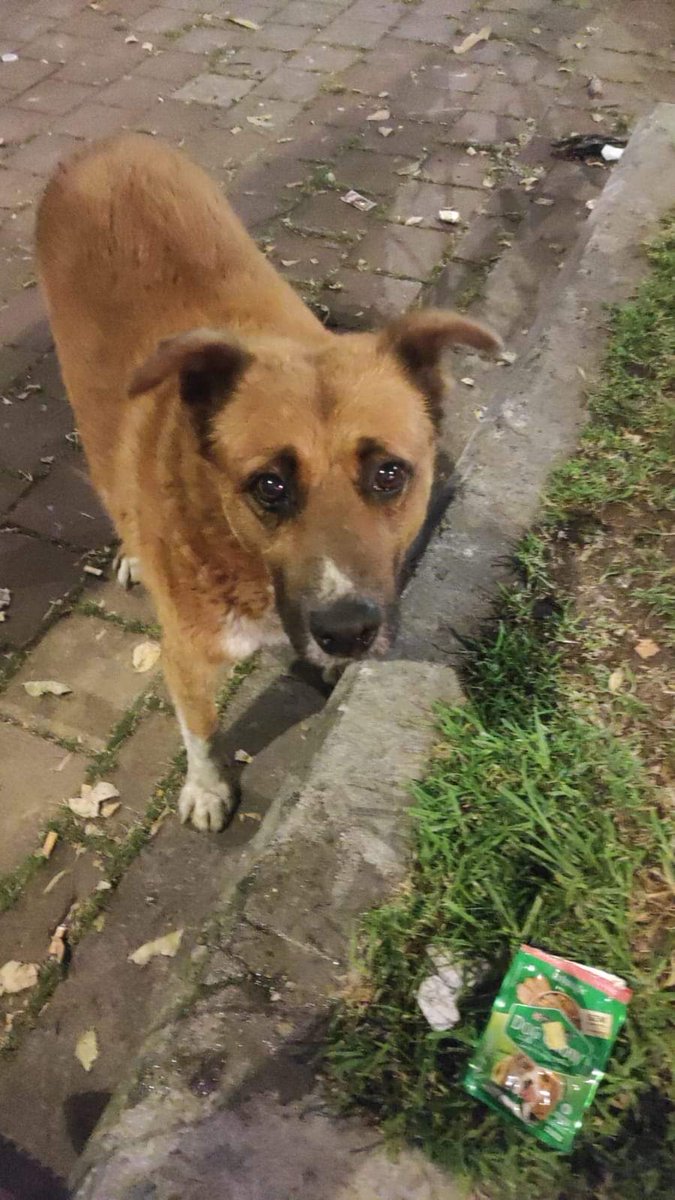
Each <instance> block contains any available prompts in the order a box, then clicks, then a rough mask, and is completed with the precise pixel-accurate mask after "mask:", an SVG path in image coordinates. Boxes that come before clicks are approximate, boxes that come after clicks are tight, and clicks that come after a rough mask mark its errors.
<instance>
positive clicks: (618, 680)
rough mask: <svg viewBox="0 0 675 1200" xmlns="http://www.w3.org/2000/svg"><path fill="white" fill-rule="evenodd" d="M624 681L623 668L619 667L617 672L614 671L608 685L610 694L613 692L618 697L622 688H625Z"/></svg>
mask: <svg viewBox="0 0 675 1200" xmlns="http://www.w3.org/2000/svg"><path fill="white" fill-rule="evenodd" d="M623 679H624V673H623V667H617V669H616V671H612V674H611V675H610V677H609V681H608V683H607V686H608V688H609V690H610V692H612V693H613V694H614V695H616V693H617V692H620V691H621V688H622V687H623Z"/></svg>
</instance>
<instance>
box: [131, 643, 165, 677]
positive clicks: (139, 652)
mask: <svg viewBox="0 0 675 1200" xmlns="http://www.w3.org/2000/svg"><path fill="white" fill-rule="evenodd" d="M161 653H162V647H161V646H160V644H159V642H139V643H138V645H137V646H134V650H133V654H132V655H131V665H132V666H133V668H134V671H138V673H139V675H143V674H145V672H146V671H151V670H152V668H153V667H154V666H155V664H156V663H157V661H158V660H159V656H160V654H161Z"/></svg>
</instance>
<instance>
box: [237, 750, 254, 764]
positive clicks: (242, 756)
mask: <svg viewBox="0 0 675 1200" xmlns="http://www.w3.org/2000/svg"><path fill="white" fill-rule="evenodd" d="M234 761H235V762H238V763H251V762H253V755H252V754H249V752H248V750H235V752H234Z"/></svg>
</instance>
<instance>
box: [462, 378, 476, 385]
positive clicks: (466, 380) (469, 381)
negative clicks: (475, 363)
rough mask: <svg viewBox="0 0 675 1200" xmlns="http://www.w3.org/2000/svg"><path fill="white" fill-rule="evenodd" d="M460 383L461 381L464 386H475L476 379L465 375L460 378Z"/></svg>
mask: <svg viewBox="0 0 675 1200" xmlns="http://www.w3.org/2000/svg"><path fill="white" fill-rule="evenodd" d="M460 383H463V384H464V386H465V387H475V386H476V380H475V379H472V378H471V376H470V375H465V376H464V378H463V379H460Z"/></svg>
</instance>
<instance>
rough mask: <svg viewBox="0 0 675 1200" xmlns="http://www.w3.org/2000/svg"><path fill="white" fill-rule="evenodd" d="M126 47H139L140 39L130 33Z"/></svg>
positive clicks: (125, 42)
mask: <svg viewBox="0 0 675 1200" xmlns="http://www.w3.org/2000/svg"><path fill="white" fill-rule="evenodd" d="M124 45H125V46H137V45H138V38H137V37H136V36H135V35H134V34H133V33H130V34H129V36H128V37H125V39H124Z"/></svg>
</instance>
